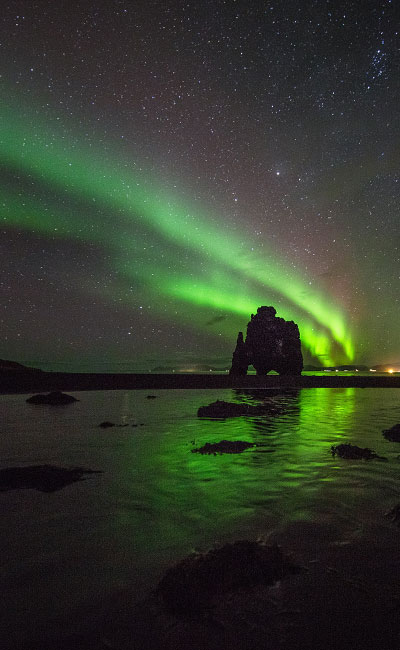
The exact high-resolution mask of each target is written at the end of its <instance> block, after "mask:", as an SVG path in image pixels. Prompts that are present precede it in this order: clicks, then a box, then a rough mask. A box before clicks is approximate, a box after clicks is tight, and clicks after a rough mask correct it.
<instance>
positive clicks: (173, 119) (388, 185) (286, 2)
mask: <svg viewBox="0 0 400 650" xmlns="http://www.w3.org/2000/svg"><path fill="white" fill-rule="evenodd" d="M0 21H1V34H0V57H1V80H0V81H1V90H2V99H1V104H0V118H1V119H0V124H1V133H0V142H1V146H0V169H1V178H2V182H1V191H2V197H1V219H2V229H1V239H0V242H1V249H0V254H1V261H2V265H1V266H2V274H1V305H0V306H1V312H0V318H1V320H0V323H1V325H0V331H1V349H0V358H5V359H13V360H15V361H19V362H21V363H27V364H32V365H35V364H36V365H41V366H42V367H46V365H48V364H50V363H54V364H55V367H57V364H58V367H60V368H61V367H64V366H65V367H66V366H68V369H80V368H85V369H99V367H102V368H104V370H116V369H118V368H121V369H123V370H127V369H128V370H129V369H130V368H131V369H133V370H134V369H137V368H139V367H140V365H141V364H142V365H143V368H144V367H147V366H148V367H149V368H150V367H152V366H154V365H157V364H160V363H167V362H168V363H169V362H170V361H171V360H173V361H174V363H175V362H176V363H178V364H181V365H182V366H185V365H186V366H190V364H193V363H194V362H196V361H202V360H207V362H208V361H210V363H211V362H217V361H222V362H227V361H229V359H230V357H231V354H232V351H233V348H234V346H235V342H236V336H237V332H238V330H245V328H246V324H247V322H248V320H249V317H250V314H251V313H252V312H255V311H256V309H257V307H258V306H260V305H274V306H275V308H276V309H277V312H278V315H279V316H283V317H284V318H287V319H293V320H294V321H295V322H297V323H298V325H299V328H300V334H301V339H302V342H303V352H304V357H305V361H306V362H307V363H310V362H316V363H317V362H320V363H322V364H325V365H328V364H330V363H363V362H364V363H378V362H389V361H397V360H400V336H399V307H400V304H399V298H400V225H399V204H400V182H399V158H400V148H399V128H400V127H399V125H400V120H399V117H400V116H399V112H400V101H399V78H400V74H399V71H400V65H399V64H400V56H399V32H400V6H399V2H398V1H395V0H393V1H390V0H386V1H381V2H373V1H370V2H369V1H362V0H361V1H358V2H351V1H347V2H341V1H336V0H335V1H333V0H332V1H327V0H320V1H319V0H316V1H314V2H312V1H311V2H302V1H301V0H277V1H276V2H272V1H271V2H260V1H252V0H247V1H241V0H240V1H237V2H235V0H230V1H227V2H224V1H219V0H213V1H210V0H186V1H180V0H175V1H173V2H172V1H171V2H168V1H167V0H164V1H161V0H146V1H144V0H138V1H135V0H131V1H130V2H129V1H126V2H122V1H120V0H108V1H107V2H105V1H103V2H92V1H90V0H88V1H83V0H82V1H77V2H71V0H68V2H65V1H64V0H57V1H56V2H55V1H54V0H52V1H46V0H43V1H37V2H35V1H34V0H29V1H18V0H16V1H14V2H8V3H7V2H5V4H4V6H2V11H1V16H0ZM63 364H64V365H63Z"/></svg>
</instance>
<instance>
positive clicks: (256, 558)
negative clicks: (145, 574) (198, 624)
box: [157, 540, 301, 616]
mask: <svg viewBox="0 0 400 650" xmlns="http://www.w3.org/2000/svg"><path fill="white" fill-rule="evenodd" d="M300 571H301V568H300V567H298V566H296V565H295V564H293V563H292V561H291V560H290V559H289V558H287V557H285V556H284V554H283V553H282V551H281V549H280V548H279V547H278V546H266V545H264V544H261V543H259V542H251V541H247V540H243V541H237V542H234V543H233V544H225V546H222V547H220V548H217V549H212V550H210V551H208V552H207V553H202V554H194V555H191V556H189V557H188V558H186V559H184V560H182V562H180V563H179V564H177V565H176V566H175V567H173V568H171V569H169V570H168V571H167V573H166V574H165V576H164V577H163V579H162V580H161V582H160V583H159V585H158V589H157V590H158V593H159V594H160V595H161V596H162V599H163V601H164V604H165V606H166V607H167V608H168V609H169V610H170V611H172V612H173V613H174V614H177V615H183V616H186V615H189V616H192V615H193V614H197V615H202V613H203V612H204V611H205V610H207V609H209V608H210V607H212V606H213V601H214V602H215V599H218V597H219V596H221V594H224V593H227V592H232V591H237V590H240V589H246V588H250V587H254V586H256V585H272V584H274V583H275V582H277V581H278V580H281V579H282V578H284V577H285V576H287V575H290V574H295V573H299V572H300Z"/></svg>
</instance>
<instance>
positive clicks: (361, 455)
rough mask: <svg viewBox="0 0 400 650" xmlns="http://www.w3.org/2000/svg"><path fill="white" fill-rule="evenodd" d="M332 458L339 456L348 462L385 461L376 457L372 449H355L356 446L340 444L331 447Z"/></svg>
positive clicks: (380, 457) (381, 457)
mask: <svg viewBox="0 0 400 650" xmlns="http://www.w3.org/2000/svg"><path fill="white" fill-rule="evenodd" d="M331 453H332V456H336V455H338V456H340V458H346V459H349V460H360V459H364V460H372V459H373V458H379V459H380V460H387V459H386V458H384V457H383V456H378V454H376V453H375V452H374V451H373V450H372V449H369V448H368V447H357V445H350V444H348V443H347V444H341V445H332V447H331Z"/></svg>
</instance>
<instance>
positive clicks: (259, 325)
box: [229, 306, 303, 376]
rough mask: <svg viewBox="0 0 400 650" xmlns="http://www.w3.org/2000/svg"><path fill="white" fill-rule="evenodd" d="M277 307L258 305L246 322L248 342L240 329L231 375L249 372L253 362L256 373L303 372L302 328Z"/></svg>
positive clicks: (281, 373) (293, 373) (292, 373)
mask: <svg viewBox="0 0 400 650" xmlns="http://www.w3.org/2000/svg"><path fill="white" fill-rule="evenodd" d="M275 314H276V310H275V309H274V307H265V306H264V307H259V308H258V309H257V314H256V315H254V314H252V315H251V320H250V322H249V323H248V324H247V336H246V341H244V340H243V333H242V332H239V335H238V338H237V343H236V348H235V351H234V353H233V357H232V367H231V370H230V373H229V374H231V375H239V376H240V375H246V374H247V369H248V367H249V366H250V365H252V366H254V368H255V370H256V372H257V375H266V374H268V373H269V372H270V371H271V370H275V372H277V373H279V374H280V375H300V374H301V371H302V369H303V356H302V354H301V347H300V334H299V328H298V327H297V325H296V323H294V322H293V321H286V320H285V319H284V318H279V317H276V316H275Z"/></svg>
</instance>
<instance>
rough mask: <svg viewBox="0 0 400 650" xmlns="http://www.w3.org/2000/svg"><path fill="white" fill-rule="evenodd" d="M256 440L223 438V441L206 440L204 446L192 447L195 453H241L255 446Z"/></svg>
mask: <svg viewBox="0 0 400 650" xmlns="http://www.w3.org/2000/svg"><path fill="white" fill-rule="evenodd" d="M254 446H255V443H254V442H246V441H245V440H221V442H206V444H205V445H203V447H198V448H197V449H192V450H191V451H192V452H193V453H197V454H214V456H216V455H217V454H240V453H241V452H242V451H244V450H245V449H249V447H254Z"/></svg>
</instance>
